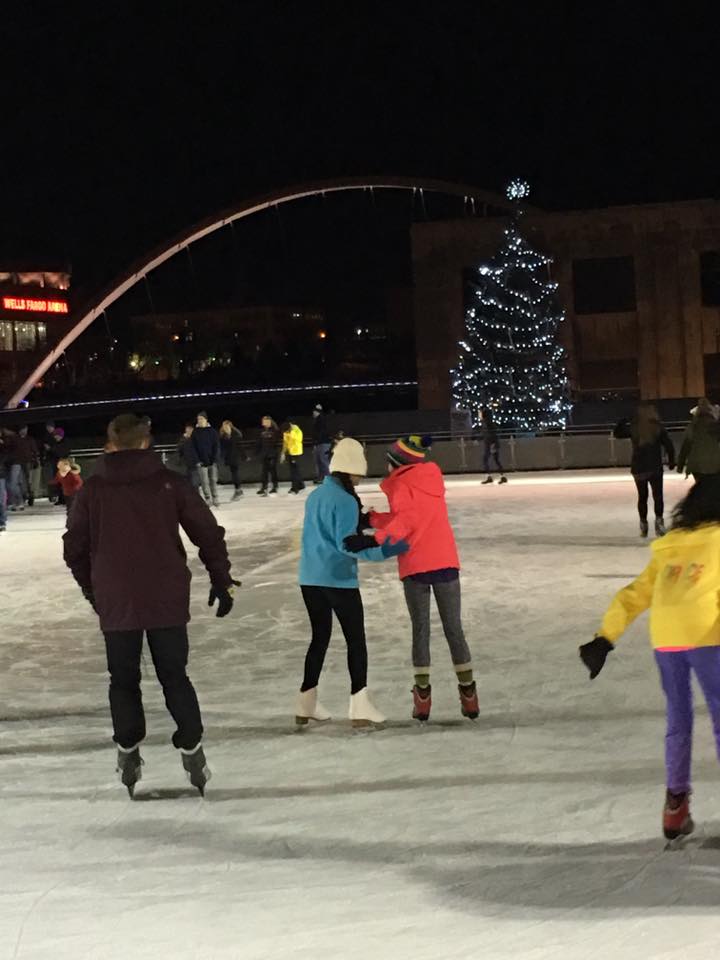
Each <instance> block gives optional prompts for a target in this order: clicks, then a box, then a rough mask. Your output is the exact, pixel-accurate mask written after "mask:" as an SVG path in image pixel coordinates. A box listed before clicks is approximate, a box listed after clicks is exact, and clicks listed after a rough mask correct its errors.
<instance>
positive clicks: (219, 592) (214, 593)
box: [208, 580, 242, 617]
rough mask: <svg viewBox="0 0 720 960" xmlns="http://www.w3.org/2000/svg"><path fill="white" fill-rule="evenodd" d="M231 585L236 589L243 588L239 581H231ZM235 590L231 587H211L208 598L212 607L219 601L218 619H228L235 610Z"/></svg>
mask: <svg viewBox="0 0 720 960" xmlns="http://www.w3.org/2000/svg"><path fill="white" fill-rule="evenodd" d="M230 583H231V584H232V585H233V586H235V587H241V586H242V583H241V582H240V581H239V580H231V581H230ZM233 592H234V591H233V588H232V586H231V587H210V595H209V597H208V606H209V607H211V606H212V605H213V604H214V603H215V601H216V600H217V601H218V608H217V613H216V614H215V616H216V617H226V616H227V615H228V614H229V613H230V611H231V610H232V608H233V603H234V600H233Z"/></svg>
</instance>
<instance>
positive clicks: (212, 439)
mask: <svg viewBox="0 0 720 960" xmlns="http://www.w3.org/2000/svg"><path fill="white" fill-rule="evenodd" d="M192 442H193V444H194V446H195V451H196V453H197V458H198V467H197V469H198V472H199V474H200V486H201V487H202V492H203V496H204V497H205V502H206V503H212V505H213V506H214V507H219V506H220V498H219V497H218V488H217V480H218V467H217V465H218V460H219V459H220V437H219V436H218V432H217V430H216V429H215V428H214V427H211V426H210V422H209V421H208V418H207V414H206V413H205V411H204V410H203V411H201V412H200V413H199V414H198V416H197V423H196V424H195V429H194V430H193V435H192Z"/></svg>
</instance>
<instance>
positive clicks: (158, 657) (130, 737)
mask: <svg viewBox="0 0 720 960" xmlns="http://www.w3.org/2000/svg"><path fill="white" fill-rule="evenodd" d="M147 639H148V646H149V647H150V655H151V657H152V661H153V664H154V665H155V672H156V674H157V678H158V680H159V681H160V683H161V685H162V688H163V693H164V694H165V704H166V706H167V708H168V711H169V712H170V714H171V716H172V718H173V720H174V721H175V723H176V724H177V731H176V732H175V733H174V734H173V738H172V741H173V744H174V745H175V746H176V747H178V748H180V749H182V750H193V749H194V748H195V747H196V746H197V745H198V743H199V742H200V740H201V738H202V734H203V727H202V720H201V719H200V707H199V705H198V699H197V696H196V694H195V690H194V688H193V685H192V683H190V679H189V677H188V675H187V673H186V668H187V662H188V635H187V629H186V627H185V626H184V625H183V626H181V627H162V628H159V629H155V630H148V631H147ZM142 648H143V631H142V630H112V631H108V632H106V633H105V649H106V651H107V663H108V670H109V671H110V712H111V714H112V721H113V731H114V737H113V739H114V740H115V742H116V743H117V744H118V745H119V746H121V747H124V748H125V749H130V747H134V746H135V744H137V743H140V741H141V740H144V739H145V711H144V710H143V703H142V693H141V691H140V657H141V655H142Z"/></svg>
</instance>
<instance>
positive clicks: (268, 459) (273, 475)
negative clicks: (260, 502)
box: [258, 416, 283, 497]
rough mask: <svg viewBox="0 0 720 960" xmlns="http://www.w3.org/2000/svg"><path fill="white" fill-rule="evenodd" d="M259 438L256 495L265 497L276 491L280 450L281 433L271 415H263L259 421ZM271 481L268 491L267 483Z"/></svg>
mask: <svg viewBox="0 0 720 960" xmlns="http://www.w3.org/2000/svg"><path fill="white" fill-rule="evenodd" d="M260 427H261V429H260V438H259V440H258V453H259V454H260V459H261V461H262V480H261V481H260V489H259V490H258V496H260V497H267V496H268V493H270V494H275V493H277V492H278V470H277V465H278V457H279V456H280V452H281V450H282V442H283V441H282V435H281V433H280V430H279V429H278V425H277V424H276V423H275V421H274V420H273V418H272V417H270V416H265V417H263V418H262V420H261V421H260ZM270 483H272V486H271V487H270V490H269V491H268V485H269V484H270Z"/></svg>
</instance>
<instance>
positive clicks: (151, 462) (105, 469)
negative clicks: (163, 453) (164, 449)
mask: <svg viewBox="0 0 720 960" xmlns="http://www.w3.org/2000/svg"><path fill="white" fill-rule="evenodd" d="M164 469H165V466H164V464H163V462H162V460H161V458H160V455H159V454H157V453H155V452H154V451H153V450H119V451H118V452H117V453H106V454H104V455H103V456H102V457H100V459H99V460H98V461H97V463H96V464H95V469H94V471H93V476H95V477H102V478H103V480H105V481H106V482H107V483H136V482H137V481H139V480H145V479H146V478H147V477H150V476H152V475H153V474H155V473H160V471H161V470H164Z"/></svg>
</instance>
